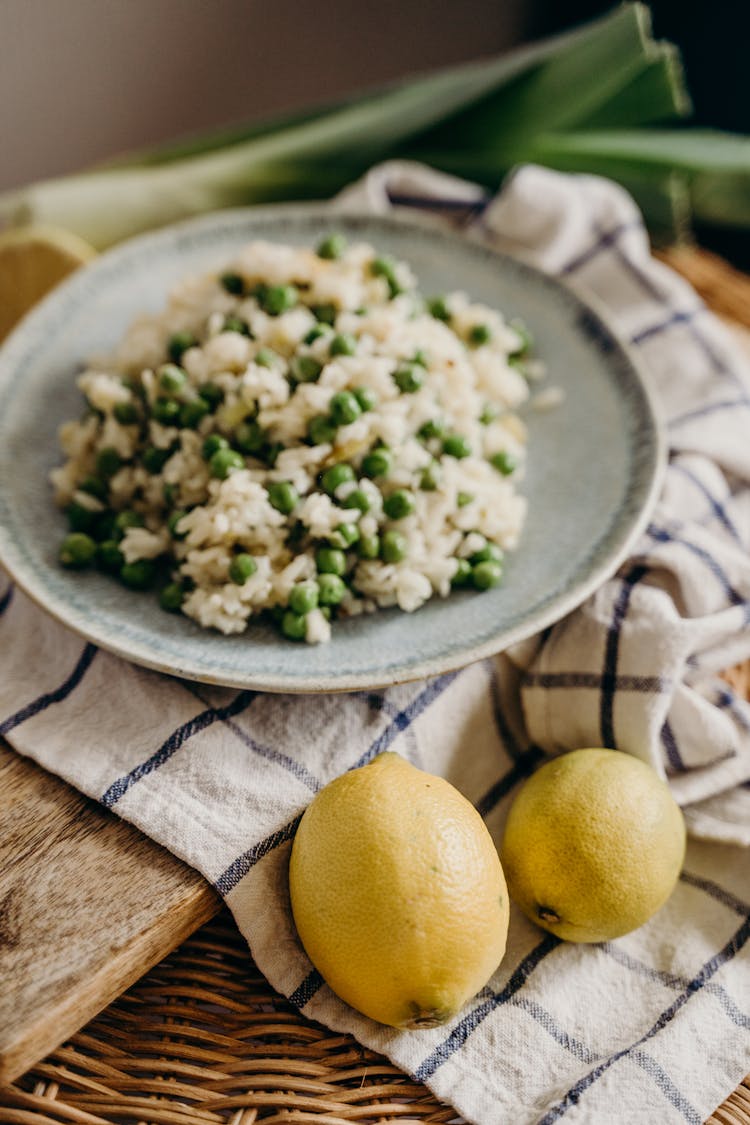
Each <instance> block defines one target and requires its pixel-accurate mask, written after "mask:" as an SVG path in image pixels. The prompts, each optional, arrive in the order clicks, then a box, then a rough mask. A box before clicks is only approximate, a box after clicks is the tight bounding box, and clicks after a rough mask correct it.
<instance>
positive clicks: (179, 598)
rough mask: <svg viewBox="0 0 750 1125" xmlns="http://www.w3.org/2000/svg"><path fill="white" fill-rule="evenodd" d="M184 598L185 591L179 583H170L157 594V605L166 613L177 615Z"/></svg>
mask: <svg viewBox="0 0 750 1125" xmlns="http://www.w3.org/2000/svg"><path fill="white" fill-rule="evenodd" d="M184 598H185V591H184V590H183V588H182V586H181V585H180V583H179V582H170V583H169V585H168V586H164V587H163V589H162V590H160V592H159V605H160V606H161V608H162V609H163V610H165V611H166V612H167V613H179V612H180V610H181V609H182V603H183V601H184Z"/></svg>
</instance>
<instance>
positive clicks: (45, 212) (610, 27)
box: [0, 3, 750, 248]
mask: <svg viewBox="0 0 750 1125" xmlns="http://www.w3.org/2000/svg"><path fill="white" fill-rule="evenodd" d="M688 110H689V96H688V94H687V91H686V89H685V84H684V76H683V74H682V69H681V64H680V59H679V53H678V52H677V51H676V49H675V48H674V47H673V46H672V45H671V44H668V43H659V42H655V41H654V40H653V38H652V36H651V26H650V17H649V12H648V9H647V8H646V7H645V6H644V5H643V4H640V3H634V4H625V5H623V6H621V7H619V8H617V9H615V10H614V11H612V12H610V13H609V14H608V15H605V16H603V17H601V18H599V19H597V20H595V21H593V22H591V23H589V24H586V25H584V26H582V27H579V28H576V29H574V30H573V31H569V32H565V33H563V34H561V35H556V36H553V37H551V38H549V39H546V40H544V41H542V42H539V43H535V44H532V45H530V46H526V47H523V48H520V49H518V50H515V51H513V52H511V53H510V54H508V55H505V56H502V57H500V58H488V59H482V60H479V61H477V62H473V63H467V64H462V65H461V66H455V67H448V68H444V69H442V70H439V71H436V72H433V73H428V74H425V75H417V76H415V77H411V78H409V79H408V80H404V81H400V82H397V83H391V84H390V85H388V86H386V87H384V88H381V89H378V90H375V91H369V92H366V93H364V94H362V95H361V96H360V97H358V98H354V99H351V98H350V99H347V100H346V101H344V102H339V103H337V104H333V105H329V106H324V107H320V108H315V109H312V110H307V111H304V112H297V113H292V114H286V115H284V116H282V117H279V118H276V119H273V120H270V121H267V122H260V123H255V124H251V125H249V126H246V127H240V128H237V129H230V130H226V129H225V130H221V131H219V132H215V133H213V134H211V135H209V136H207V137H202V138H195V139H187V140H184V141H178V142H176V143H174V144H171V145H167V146H161V147H159V148H156V149H155V150H152V151H150V152H144V153H135V154H131V155H129V156H125V157H121V158H118V159H117V160H114V161H111V162H109V163H108V164H106V165H102V166H100V167H98V168H93V169H91V170H89V171H86V172H82V173H80V174H78V175H76V176H69V177H61V178H58V179H54V180H48V181H44V182H41V183H37V184H32V185H30V186H29V187H27V188H23V189H20V190H18V191H15V192H9V193H6V194H5V195H0V218H2V219H4V220H5V221H6V222H10V223H15V224H18V223H27V222H43V223H49V224H53V225H57V226H61V227H66V228H68V229H69V230H72V231H75V232H76V233H77V234H79V235H80V236H81V237H83V238H85V239H86V240H87V241H89V242H90V243H92V244H93V245H94V246H96V247H98V248H102V247H105V246H108V245H111V244H112V243H114V242H117V241H119V240H121V239H123V238H126V237H128V236H129V235H131V234H135V233H137V232H138V231H142V230H147V229H150V228H152V227H157V226H161V225H162V224H164V223H168V222H171V221H173V220H175V219H179V218H182V217H185V216H188V215H193V214H197V213H199V212H202V211H207V210H215V209H217V208H220V207H229V206H236V205H242V204H248V203H261V202H267V201H275V200H283V199H304V198H306V199H309V198H325V197H326V196H329V195H331V194H332V193H333V192H335V191H337V190H338V189H340V188H341V187H343V186H344V185H345V184H346V183H348V182H349V181H351V180H352V179H354V178H356V177H357V176H359V175H361V174H362V173H363V172H364V171H366V169H367V168H368V167H369V166H370V165H372V164H373V163H376V162H378V161H380V160H383V159H386V158H390V157H396V156H402V157H404V156H405V157H410V158H414V159H419V160H424V161H426V162H428V163H431V164H433V165H434V166H435V167H437V168H439V169H442V170H445V171H451V172H454V173H456V174H458V175H462V176H465V177H467V178H469V179H477V180H479V181H480V182H481V183H483V184H484V185H486V186H487V187H489V188H491V189H496V188H497V187H498V185H499V184H500V182H501V180H502V178H503V176H504V175H505V174H506V173H507V172H508V171H509V170H510V169H511V168H512V167H513V166H514V165H516V164H518V163H521V162H524V161H536V162H539V163H542V164H547V165H549V166H551V167H555V168H561V169H567V170H573V171H591V172H599V173H601V174H603V175H609V176H611V177H612V178H614V179H617V180H619V181H620V182H621V183H622V184H623V185H624V186H625V187H627V188H628V189H629V190H631V191H632V192H633V194H634V195H635V197H636V199H637V201H638V202H639V204H640V205H641V207H642V209H643V211H644V214H645V216H646V219H647V221H648V222H649V223H650V225H651V227H652V229H653V230H658V231H663V230H665V229H666V230H667V232H669V233H672V234H673V233H674V232H675V231H676V230H679V229H681V228H683V227H684V226H685V224H686V222H687V221H688V220H689V208H690V207H692V210H693V214H695V215H696V216H697V217H699V218H701V219H709V220H710V221H713V222H721V223H730V224H735V225H744V226H750V209H749V208H748V207H747V205H746V202H745V201H746V200H747V198H748V195H747V189H748V176H749V175H750V152H749V151H748V144H750V142H748V141H747V140H746V139H743V138H735V137H731V136H730V135H727V134H720V133H710V132H707V131H700V132H698V131H695V130H690V129H682V128H678V129H666V128H664V127H660V128H658V129H657V128H656V127H655V126H656V125H660V126H664V125H666V124H668V123H669V122H672V121H678V122H681V119H682V118H683V117H684V115H685V114H686V113H687V112H688Z"/></svg>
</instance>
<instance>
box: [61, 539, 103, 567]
mask: <svg viewBox="0 0 750 1125" xmlns="http://www.w3.org/2000/svg"><path fill="white" fill-rule="evenodd" d="M95 556H96V543H95V542H94V540H93V539H92V538H91V536H90V535H86V534H85V533H84V532H82V531H72V532H71V533H70V535H66V536H65V538H64V539H63V541H62V544H61V546H60V556H59V557H60V562H61V563H62V565H63V566H66V567H68V568H69V569H70V570H83V568H84V567H86V566H90V565H91V563H92V562H93V561H94V557H95Z"/></svg>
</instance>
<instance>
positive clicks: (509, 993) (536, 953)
mask: <svg viewBox="0 0 750 1125" xmlns="http://www.w3.org/2000/svg"><path fill="white" fill-rule="evenodd" d="M559 944H560V939H559V938H556V937H554V936H553V935H552V934H547V936H546V937H545V938H543V939H542V941H540V942H539V944H538V945H537V946H535V947H534V949H532V951H531V953H529V954H528V956H527V957H524V959H523V961H521V963H520V964H519V965H518V966H517V967H516V969H515V970H514V971H513V973H512V975H511V977H510V979H509V980H508V983H507V984H506V985H505V987H504V988H503V989H501V990H500V992H497V993H494V994H493V995H492V996H490V998H489V999H488V1000H483V1001H482V1003H480V1004H478V1005H477V1007H476V1008H472V1010H471V1011H470V1012H468V1013H467V1014H466V1015H465V1016H464V1017H463V1019H461V1020H459V1022H458V1023H457V1024H456V1026H455V1027H454V1028H453V1031H451V1033H450V1035H449V1036H448V1037H447V1038H446V1039H444V1040H443V1042H442V1043H440V1044H439V1045H438V1046H437V1047H436V1048H435V1050H434V1051H433V1052H432V1053H431V1054H430V1055H428V1056H427V1058H426V1059H425V1060H424V1062H422V1063H420V1065H419V1066H418V1067H417V1069H416V1070H415V1071H414V1074H413V1076H412V1077H413V1078H414V1081H415V1082H426V1081H427V1079H428V1078H430V1077H432V1075H433V1074H434V1073H435V1071H436V1070H437V1069H438V1068H439V1067H441V1066H442V1065H443V1063H444V1062H445V1061H446V1059H449V1058H450V1057H451V1055H453V1054H455V1053H456V1051H458V1050H459V1049H460V1048H461V1047H463V1045H464V1043H465V1042H466V1040H467V1039H468V1038H469V1036H470V1035H471V1033H472V1032H473V1031H476V1029H477V1028H478V1027H479V1025H480V1024H481V1023H482V1022H483V1021H484V1020H485V1019H486V1018H487V1016H489V1015H490V1014H491V1013H492V1012H494V1011H495V1009H496V1008H499V1007H501V1006H502V1005H503V1004H507V1002H508V1001H509V1000H510V999H511V997H513V996H515V994H516V993H517V992H518V991H519V990H520V989H521V988H523V986H524V984H525V983H526V981H527V980H528V979H529V977H530V976H531V974H532V973H533V971H534V969H536V967H537V965H539V964H540V963H541V962H542V961H543V960H544V958H545V957H546V956H547V954H548V953H551V952H552V950H553V949H556V948H557V946H558V945H559Z"/></svg>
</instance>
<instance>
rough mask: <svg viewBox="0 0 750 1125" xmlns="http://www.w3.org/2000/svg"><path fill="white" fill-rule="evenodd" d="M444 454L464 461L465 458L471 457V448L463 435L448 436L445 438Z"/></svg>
mask: <svg viewBox="0 0 750 1125" xmlns="http://www.w3.org/2000/svg"><path fill="white" fill-rule="evenodd" d="M443 453H447V454H448V456H449V457H455V458H456V459H457V460H458V461H462V460H463V458H464V457H470V456H471V446H470V445H469V442H468V441H467V440H466V438H465V437H463V435H462V434H447V435H446V437H444V438H443Z"/></svg>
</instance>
